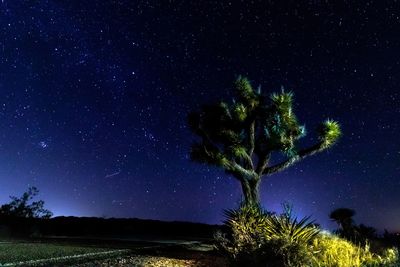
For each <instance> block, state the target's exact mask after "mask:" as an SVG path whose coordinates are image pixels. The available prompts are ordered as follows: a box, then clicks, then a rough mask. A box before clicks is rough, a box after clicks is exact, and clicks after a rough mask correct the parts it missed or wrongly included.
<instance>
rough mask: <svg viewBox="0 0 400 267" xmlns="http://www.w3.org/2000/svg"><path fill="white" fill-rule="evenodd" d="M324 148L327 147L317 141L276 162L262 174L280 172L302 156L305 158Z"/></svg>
mask: <svg viewBox="0 0 400 267" xmlns="http://www.w3.org/2000/svg"><path fill="white" fill-rule="evenodd" d="M326 148H327V147H325V146H324V145H323V143H318V144H316V145H313V146H311V147H309V148H306V149H303V150H301V151H300V152H299V153H298V154H297V155H296V156H294V157H291V158H289V159H288V160H286V161H283V162H281V163H278V164H276V165H274V166H271V167H268V168H266V169H265V171H264V173H263V174H264V175H267V176H268V175H271V174H273V173H276V172H280V171H282V170H284V169H286V168H288V167H290V166H292V165H293V164H294V163H296V162H298V161H300V160H302V159H304V158H306V157H308V156H311V155H314V154H316V153H318V152H321V151H323V150H325V149H326Z"/></svg>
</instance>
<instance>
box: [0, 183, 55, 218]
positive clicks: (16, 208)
mask: <svg viewBox="0 0 400 267" xmlns="http://www.w3.org/2000/svg"><path fill="white" fill-rule="evenodd" d="M38 194H39V190H38V189H37V188H36V187H34V186H32V187H29V188H28V191H26V192H25V193H23V194H22V196H21V197H15V196H10V198H11V202H10V203H7V204H4V205H2V206H1V207H0V215H5V216H12V217H23V218H44V219H47V218H50V217H51V216H53V213H52V212H51V211H49V210H47V209H45V208H44V201H43V200H38V201H32V200H33V198H34V197H36V196H37V195H38Z"/></svg>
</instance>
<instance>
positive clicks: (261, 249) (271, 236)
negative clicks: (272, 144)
mask: <svg viewBox="0 0 400 267" xmlns="http://www.w3.org/2000/svg"><path fill="white" fill-rule="evenodd" d="M225 215H226V222H225V227H226V231H225V232H224V233H223V232H219V233H217V234H216V235H215V240H216V246H217V248H218V249H219V251H221V252H222V253H223V254H224V255H226V256H227V257H228V258H229V259H230V261H231V264H232V266H254V267H256V266H273V267H300V266H301V267H304V266H309V267H378V266H382V267H384V266H385V267H386V266H387V267H395V266H400V262H399V255H398V251H397V250H396V249H384V250H383V253H381V254H380V255H378V254H376V253H373V252H371V250H370V247H369V245H368V244H366V245H365V246H357V245H355V244H353V243H351V242H349V241H347V240H344V239H342V238H340V237H338V236H336V235H334V234H330V233H326V232H323V231H321V230H320V228H319V227H318V226H316V225H315V224H314V223H313V222H312V221H310V220H309V218H308V217H306V218H303V219H301V220H298V219H297V218H295V217H294V216H293V215H292V212H291V208H290V206H287V205H286V206H284V213H283V214H280V215H277V214H270V213H268V212H265V211H263V210H262V209H261V208H260V207H259V206H249V205H246V206H241V207H240V208H239V209H237V210H229V211H226V214H225Z"/></svg>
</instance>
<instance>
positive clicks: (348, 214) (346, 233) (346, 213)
mask: <svg viewBox="0 0 400 267" xmlns="http://www.w3.org/2000/svg"><path fill="white" fill-rule="evenodd" d="M355 214H356V212H355V211H354V210H352V209H348V208H338V209H335V210H333V211H332V212H331V214H330V215H329V218H330V219H331V220H333V221H335V222H336V223H337V224H338V226H339V231H338V233H339V235H341V236H343V237H345V238H347V239H349V240H354V239H355V235H356V231H355V225H354V220H353V216H354V215H355Z"/></svg>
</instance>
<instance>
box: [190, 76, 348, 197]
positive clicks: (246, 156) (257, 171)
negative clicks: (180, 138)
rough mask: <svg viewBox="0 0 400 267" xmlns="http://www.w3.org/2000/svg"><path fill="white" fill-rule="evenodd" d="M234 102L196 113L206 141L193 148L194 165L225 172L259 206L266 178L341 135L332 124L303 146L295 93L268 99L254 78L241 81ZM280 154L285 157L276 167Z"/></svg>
mask: <svg viewBox="0 0 400 267" xmlns="http://www.w3.org/2000/svg"><path fill="white" fill-rule="evenodd" d="M235 88H236V96H237V97H236V99H234V101H233V103H231V104H228V103H226V102H220V103H217V104H213V105H206V106H204V107H203V108H202V109H201V111H200V112H193V113H190V114H189V116H188V120H189V125H190V128H191V129H192V131H193V132H194V133H195V134H196V135H198V136H199V137H200V140H199V141H198V142H196V143H194V144H193V145H192V147H191V158H192V159H193V160H194V161H198V162H202V163H207V164H211V165H215V166H218V167H221V168H223V169H224V170H225V171H226V172H227V173H228V174H230V175H232V176H233V177H235V178H236V179H237V180H238V181H239V182H240V184H241V186H242V191H243V195H244V202H245V204H259V185H260V182H261V181H262V179H263V177H266V176H269V175H272V174H274V173H277V172H279V171H282V170H284V169H286V168H288V167H290V166H291V165H293V164H294V163H296V162H298V161H300V160H302V159H304V158H305V157H307V156H310V155H313V154H315V153H318V152H321V151H323V150H325V149H327V148H329V147H331V146H332V145H333V144H334V143H335V142H336V141H337V139H338V138H339V136H340V135H341V130H340V126H339V124H338V123H337V122H335V121H332V120H326V121H325V122H323V123H321V125H320V126H319V127H318V131H317V134H318V139H317V142H316V143H315V144H314V145H312V146H310V147H306V148H299V147H298V144H297V143H298V140H299V139H300V138H301V137H303V136H305V134H306V131H305V127H304V126H302V125H300V124H299V122H298V121H297V118H296V116H295V114H294V112H293V108H292V105H293V104H292V103H293V94H292V93H291V92H285V91H284V90H283V89H282V91H281V92H280V93H275V94H272V95H271V96H265V95H263V94H261V90H260V89H258V90H257V91H256V90H254V89H253V87H252V85H251V84H250V82H249V80H247V79H246V78H244V77H239V78H238V79H237V80H236V82H235ZM274 152H280V153H283V154H284V155H285V159H284V160H283V161H282V162H280V163H277V164H275V165H272V164H271V157H272V155H273V154H274Z"/></svg>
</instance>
